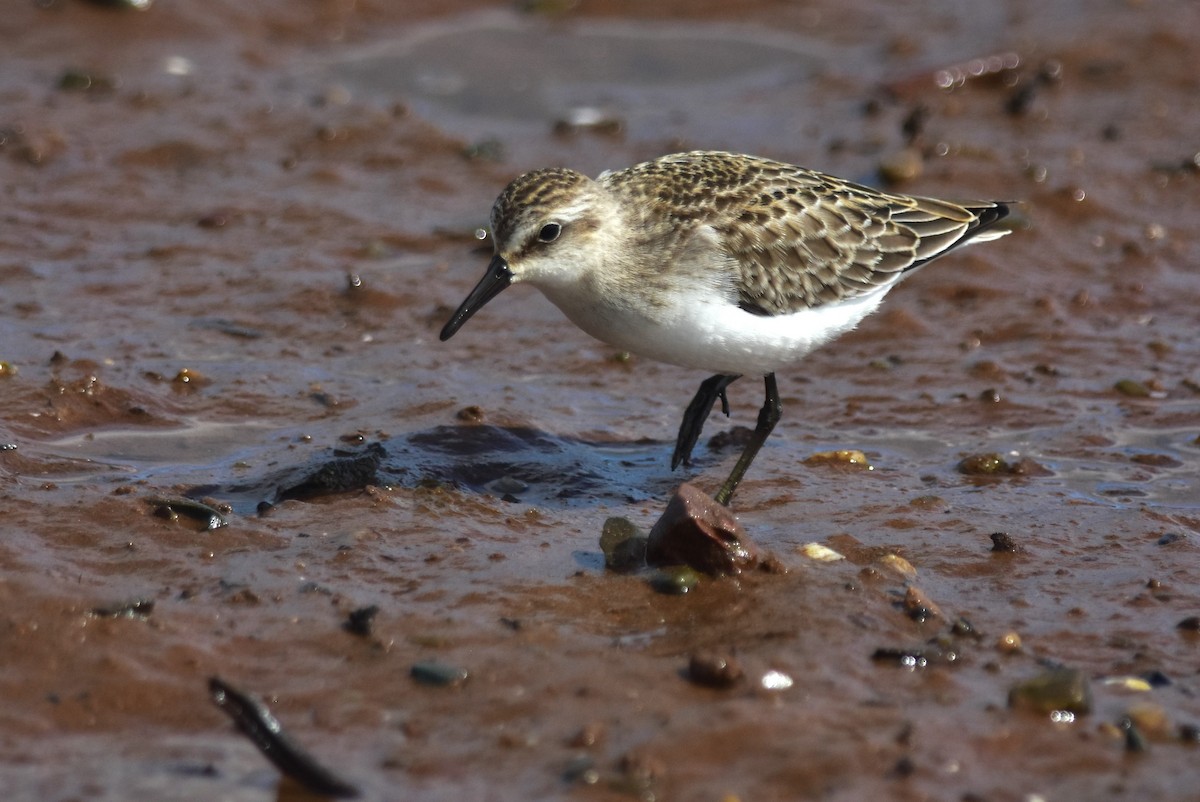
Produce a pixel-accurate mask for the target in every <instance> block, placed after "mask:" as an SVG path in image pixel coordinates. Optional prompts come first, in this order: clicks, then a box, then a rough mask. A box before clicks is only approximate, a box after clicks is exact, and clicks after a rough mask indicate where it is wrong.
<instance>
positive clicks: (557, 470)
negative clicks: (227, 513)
mask: <svg viewBox="0 0 1200 802" xmlns="http://www.w3.org/2000/svg"><path fill="white" fill-rule="evenodd" d="M670 454H671V452H670V444H669V443H666V442H663V441H658V440H646V439H643V440H636V441H628V440H624V441H622V440H596V439H583V438H577V437H567V436H561V435H555V434H551V433H549V432H545V431H542V430H540V429H535V428H532V427H528V426H495V425H492V424H484V423H479V424H459V425H453V426H450V425H442V426H435V427H433V428H430V429H424V430H420V431H416V432H411V433H407V434H402V435H396V436H393V437H390V438H388V439H386V440H383V441H377V442H371V443H367V444H364V445H362V446H356V447H354V448H346V447H337V448H334V447H330V448H327V449H324V450H323V451H322V453H320V454H308V455H306V456H305V457H304V458H303V459H301V460H298V461H295V462H292V461H291V460H288V461H287V462H284V461H281V460H273V461H272V469H271V470H270V472H269V473H268V474H266V475H262V476H257V477H254V478H252V479H250V480H249V481H244V474H242V478H243V481H240V482H236V483H230V484H224V483H216V484H211V485H205V486H197V487H193V488H190V489H189V491H188V492H187V495H188V496H190V497H193V498H199V497H215V498H221V499H224V500H227V501H229V502H230V503H232V504H233V505H234V507H235V508H241V507H244V508H246V511H247V512H248V511H249V510H250V509H253V508H255V507H258V506H259V505H260V504H261V503H262V502H264V501H265V502H268V503H275V502H278V501H283V500H288V499H298V500H302V501H311V500H315V499H317V498H320V497H323V496H331V495H338V494H342V493H349V492H355V491H360V490H362V489H363V488H365V487H367V486H369V485H376V486H379V485H388V486H396V487H407V488H421V487H449V488H453V489H456V490H459V491H465V492H471V493H479V494H487V495H491V496H494V497H497V498H500V499H503V500H505V501H508V502H514V503H523V504H537V505H549V506H561V507H580V506H584V507H586V506H596V505H602V504H630V503H638V502H642V501H647V500H653V499H662V498H666V497H667V496H669V495H670V493H671V492H672V490H673V489H674V488H675V487H676V486H677V485H678V484H679V482H680V481H682V480H683V479H684V478H686V476H687V471H683V470H681V471H675V472H672V471H671V470H670V464H669V460H670ZM291 456H292V457H293V458H294V457H295V456H296V455H295V452H291Z"/></svg>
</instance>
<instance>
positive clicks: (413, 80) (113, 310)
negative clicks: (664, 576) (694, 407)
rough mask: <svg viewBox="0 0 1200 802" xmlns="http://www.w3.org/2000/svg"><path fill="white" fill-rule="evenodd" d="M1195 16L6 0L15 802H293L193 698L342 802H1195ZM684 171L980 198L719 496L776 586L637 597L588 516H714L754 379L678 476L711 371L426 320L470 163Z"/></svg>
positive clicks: (469, 231)
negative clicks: (290, 750) (703, 499)
mask: <svg viewBox="0 0 1200 802" xmlns="http://www.w3.org/2000/svg"><path fill="white" fill-rule="evenodd" d="M1196 30H1200V7H1197V6H1196V4H1195V3H1192V2H1188V0H1161V2H1153V3H1151V2H1129V1H1126V0H1101V2H1089V3H1083V2H1072V1H1071V0H1056V1H1055V2H1049V3H1046V2H1041V3H1034V2H1020V1H1018V0H1013V1H1012V2H1001V3H992V4H989V5H988V6H987V7H986V8H982V7H978V5H977V4H972V5H971V6H970V7H967V6H964V5H963V4H959V3H952V2H936V3H922V4H912V7H911V8H910V7H909V6H908V5H904V4H896V3H882V2H874V1H873V0H862V2H859V1H857V0H855V1H854V2H849V3H846V2H841V3H836V4H835V3H804V4H791V5H786V4H779V3H776V2H753V3H739V4H736V6H735V5H734V4H729V3H715V2H702V3H682V2H680V3H655V4H653V5H646V4H641V3H629V2H608V1H602V0H595V2H589V0H581V2H578V3H571V2H564V3H552V2H551V3H523V4H515V3H505V4H499V5H496V4H490V5H489V4H484V3H475V2H466V1H465V0H464V1H461V2H452V3H432V2H417V3H405V4H391V5H389V4H381V3H366V4H363V3H321V4H296V3H284V2H275V1H272V2H266V3H259V4H254V5H246V4H241V3H230V2H213V3H206V4H200V5H195V4H192V5H189V4H177V3H166V2H159V3H154V4H153V5H151V6H150V7H149V8H148V9H147V10H145V11H130V10H122V9H120V8H114V7H105V6H104V5H102V4H93V3H88V2H83V1H82V0H52V1H51V2H40V3H16V4H13V8H11V9H9V10H8V13H6V14H5V15H4V18H3V19H2V20H0V41H2V42H3V45H4V51H5V56H4V69H3V70H2V71H0V101H2V102H0V190H2V192H3V202H2V203H0V513H2V516H3V517H2V529H0V531H2V532H3V537H2V538H0V650H2V651H3V654H4V659H3V661H2V662H0V694H2V696H3V698H4V699H5V700H6V703H5V705H4V706H3V710H2V711H0V732H2V733H3V737H2V738H0V784H2V785H3V787H4V789H5V797H6V798H8V799H38V800H64V801H65V800H74V799H90V800H134V799H137V800H141V799H145V800H151V799H153V800H168V799H180V800H183V799H187V800H196V799H223V800H273V799H301V798H311V797H305V793H306V792H305V790H304V788H303V787H302V786H301V785H298V784H297V783H296V782H295V781H293V780H281V778H280V774H279V772H278V771H276V769H275V768H274V767H272V766H271V765H270V764H269V763H268V762H267V761H266V760H265V759H264V758H263V757H262V755H261V754H259V752H258V751H257V749H256V748H255V746H254V744H252V743H251V742H250V741H249V740H247V739H245V738H244V737H242V735H241V734H239V732H238V731H237V730H236V729H235V728H234V726H233V725H232V724H231V723H230V721H229V720H228V719H227V718H226V716H225V715H223V713H222V711H221V710H220V709H217V707H216V706H214V705H213V704H212V700H210V697H209V690H208V687H209V686H208V683H209V681H210V679H211V678H213V677H220V678H221V679H222V680H223V681H225V682H227V683H229V686H230V687H234V688H237V689H240V690H241V691H244V692H245V693H246V694H248V695H249V697H252V698H253V699H256V700H261V701H262V702H263V703H265V704H266V705H268V706H269V708H270V711H271V715H273V716H274V717H275V718H276V719H277V720H278V721H279V722H281V723H282V725H283V726H284V727H285V728H286V730H287V732H288V734H289V736H290V737H291V738H293V739H294V740H295V742H296V743H297V744H303V746H304V750H305V751H306V752H308V753H310V754H311V756H312V757H313V759H314V760H315V761H317V763H318V764H319V765H321V766H324V767H326V768H327V769H328V770H329V771H331V772H333V773H334V775H335V776H336V777H337V778H339V780H340V781H341V780H344V781H345V783H347V784H350V785H353V787H354V789H355V790H357V791H358V792H359V793H360V794H361V796H362V798H366V799H380V800H391V799H421V800H460V799H480V800H483V799H589V800H610V799H611V800H622V799H643V800H649V799H689V800H691V799H700V800H703V799H711V800H735V799H738V800H751V799H806V798H812V799H830V800H859V799H899V800H906V799H913V800H916V799H947V800H967V799H970V800H989V802H990V801H992V800H1024V799H1033V798H1046V799H1090V800H1100V799H1114V800H1116V799H1159V800H1167V799H1191V798H1194V796H1195V788H1196V787H1197V782H1198V781H1200V774H1198V772H1197V769H1196V766H1197V749H1200V744H1198V738H1197V732H1200V729H1198V728H1200V701H1198V699H1200V697H1198V692H1200V676H1198V674H1197V668H1198V665H1200V664H1198V662H1197V661H1198V659H1200V637H1198V635H1197V626H1196V621H1197V616H1198V615H1200V591H1198V590H1197V588H1200V552H1198V548H1197V539H1198V538H1200V471H1198V469H1197V465H1198V462H1200V374H1198V373H1197V365H1198V364H1200V344H1198V340H1197V337H1196V331H1197V326H1198V324H1200V313H1198V312H1197V310H1198V309H1200V278H1198V275H1200V274H1198V272H1197V271H1198V270H1200V236H1198V234H1197V226H1196V219H1197V211H1198V205H1197V198H1200V166H1198V165H1200V161H1198V159H1200V157H1198V156H1197V154H1198V153H1200V107H1198V106H1197V104H1196V102H1195V101H1196V97H1197V96H1200V74H1198V73H1197V72H1196V70H1195V68H1194V65H1193V61H1194V56H1195V47H1194V42H1193V39H1194V37H1193V36H1192V32H1194V31H1196ZM693 147H694V148H719V149H728V150H736V151H744V152H751V153H757V154H760V155H764V156H770V157H774V158H779V159H783V160H787V161H793V162H796V163H800V164H804V165H807V166H811V167H814V168H818V169H822V170H826V171H829V172H833V173H836V174H839V175H845V176H847V177H851V178H855V179H858V180H862V181H868V182H872V183H883V182H887V183H888V184H889V185H891V186H895V187H896V188H899V189H901V190H904V191H909V192H914V193H921V194H931V195H940V196H947V197H983V198H999V199H1012V200H1016V201H1020V202H1021V203H1020V206H1019V207H1018V208H1019V213H1018V221H1017V222H1018V228H1019V230H1018V231H1017V232H1016V233H1014V234H1013V235H1012V236H1009V237H1006V238H1005V239H1004V240H1001V241H1000V242H997V243H992V244H989V245H987V246H985V247H980V248H970V249H965V250H963V251H961V252H957V253H955V254H954V255H952V256H950V257H947V258H946V259H944V260H941V261H939V262H938V263H937V264H936V265H934V266H932V267H930V268H928V269H926V270H923V271H921V273H920V274H919V275H918V276H915V277H914V278H913V279H912V280H911V281H908V282H906V283H905V284H904V285H903V286H901V287H900V288H898V289H897V290H896V291H895V292H893V293H892V294H891V295H890V296H889V298H888V300H887V301H886V303H885V304H884V307H883V308H882V310H881V311H880V312H879V313H877V314H876V315H874V316H873V317H872V318H870V319H868V320H867V321H866V322H865V323H864V324H863V325H862V326H860V328H859V329H858V330H857V331H855V332H853V333H852V334H850V335H847V336H846V337H844V338H842V339H841V340H840V341H838V342H837V343H835V344H833V345H830V346H828V347H826V348H825V349H824V350H822V351H819V352H817V353H815V354H813V355H812V356H811V358H809V359H808V360H807V361H806V362H805V363H804V364H803V365H801V366H800V368H798V369H796V370H794V371H792V372H790V373H788V374H786V375H783V374H781V375H780V377H779V378H780V390H781V395H782V398H783V406H784V411H783V419H782V422H781V423H780V425H779V427H778V428H777V429H776V431H775V434H774V435H773V437H772V439H771V440H770V441H769V442H768V444H767V445H766V447H765V448H764V449H763V451H762V453H761V454H760V455H759V457H758V459H757V461H756V462H755V464H754V466H753V468H752V469H751V471H750V473H749V475H748V476H747V478H746V480H745V482H744V483H743V485H742V487H741V488H740V489H739V491H738V495H737V497H736V498H735V500H734V504H733V509H734V512H735V513H736V514H737V516H738V522H739V523H740V526H741V527H742V528H743V529H744V530H745V532H746V533H747V535H748V537H749V538H750V539H751V540H752V541H753V542H754V543H755V544H757V546H758V547H760V548H762V549H763V550H765V551H767V552H769V553H771V554H772V555H774V558H775V559H777V560H778V561H779V563H780V568H781V570H775V571H770V572H764V571H748V572H743V573H741V574H738V575H736V576H720V577H713V576H705V575H693V576H691V577H685V578H684V580H680V579H679V577H678V576H675V578H674V579H670V578H669V579H668V582H667V585H664V584H663V582H662V581H660V580H661V577H660V576H659V575H658V574H650V573H647V572H645V571H632V572H628V573H618V572H615V571H609V570H606V568H605V553H604V551H603V550H602V548H601V544H600V538H601V533H602V530H603V527H604V525H605V521H606V520H608V519H609V518H613V517H622V518H625V519H627V520H628V522H629V523H630V524H631V525H632V526H633V527H635V528H637V529H638V530H640V531H644V532H648V531H650V530H651V528H652V527H653V525H654V523H655V521H657V520H658V518H659V517H660V516H661V514H662V512H663V510H664V508H665V507H666V504H667V502H668V500H669V499H670V498H671V496H672V494H673V493H674V492H675V490H676V489H677V488H678V486H679V485H680V483H681V482H683V481H685V480H686V481H688V482H691V483H693V484H694V485H696V486H697V487H699V488H701V489H702V490H704V491H706V492H710V493H711V492H713V491H715V490H716V489H717V488H718V487H719V486H720V483H721V481H722V480H723V479H724V477H725V475H726V474H727V472H728V470H729V467H730V466H731V464H732V462H733V460H734V459H735V458H736V455H737V452H738V450H739V448H738V445H737V443H738V441H739V437H741V436H742V434H741V432H742V429H741V428H739V427H747V426H752V425H753V423H754V420H755V415H756V413H757V408H758V405H759V404H760V403H761V398H760V397H759V389H758V387H757V385H756V384H755V383H754V382H752V381H749V380H747V381H746V382H738V383H736V384H734V385H732V386H731V387H730V388H729V401H730V406H731V417H730V418H729V419H725V418H724V417H723V416H721V415H720V414H719V412H718V413H717V414H716V415H714V417H712V418H711V419H710V420H709V422H708V425H707V428H706V432H705V438H704V439H702V440H701V442H700V443H699V445H698V446H697V448H696V452H695V454H694V457H693V460H692V465H691V466H688V467H686V468H683V469H681V470H679V471H676V472H674V473H672V472H670V471H669V460H670V456H671V449H672V447H673V445H674V435H675V433H676V431H677V429H678V425H679V416H680V415H681V414H682V412H683V408H684V406H685V405H686V403H687V401H688V400H689V399H690V398H691V397H692V395H693V393H694V392H695V388H696V385H697V384H698V382H699V381H700V380H702V379H703V378H704V377H703V376H699V375H695V374H693V373H690V372H688V371H684V370H679V369H676V368H672V367H668V366H664V365H657V364H653V363H648V362H644V361H640V360H638V359H637V358H636V357H629V356H628V355H623V354H617V353H614V352H613V351H612V349H610V348H608V347H606V346H604V345H603V344H600V343H596V342H594V341H592V340H590V339H588V338H587V337H586V336H585V335H583V334H582V333H580V332H578V331H576V330H575V329H574V328H573V327H571V326H570V324H568V323H567V322H566V321H565V320H564V319H562V317H561V315H560V314H559V313H558V312H557V310H555V309H554V308H553V307H552V306H551V305H550V304H548V303H547V302H546V301H545V300H544V299H542V298H540V297H539V296H537V295H536V293H532V292H530V293H522V292H520V291H519V290H512V291H510V293H511V294H509V293H506V294H505V296H504V297H503V298H500V299H498V300H497V301H496V302H494V303H493V304H491V305H489V306H488V307H487V308H486V309H485V310H484V311H482V312H481V313H480V314H479V315H477V316H475V318H473V319H472V320H471V322H470V324H469V326H467V327H465V328H464V329H463V331H462V332H460V333H459V335H458V336H456V337H455V338H454V340H453V341H451V342H448V343H440V342H438V338H437V334H438V331H439V329H440V328H441V326H442V325H443V324H444V323H445V321H446V319H447V316H448V315H449V314H450V312H451V311H452V310H453V309H454V307H455V306H456V305H457V304H458V302H459V301H460V300H461V299H462V297H463V296H464V294H465V293H466V291H467V290H468V289H469V288H470V287H471V286H473V284H474V283H475V281H476V280H477V279H478V276H479V274H480V273H481V271H482V270H483V269H484V266H485V265H486V261H487V256H488V252H489V249H490V246H489V243H487V242H486V241H484V242H481V241H480V240H479V239H477V238H476V233H475V232H476V230H477V229H479V228H480V227H483V226H485V225H486V222H487V214H488V211H489V208H490V205H491V202H492V200H493V199H494V197H495V195H496V193H497V192H498V191H499V190H500V189H501V188H502V187H503V186H504V184H505V183H506V182H507V181H508V180H510V179H511V178H512V177H513V176H515V175H517V174H519V173H521V172H523V171H525V170H526V169H530V168H533V167H539V166H547V165H550V164H565V165H570V166H572V167H575V168H578V169H581V170H585V171H588V172H592V173H594V172H596V171H599V170H601V169H605V168H609V167H621V166H625V165H628V164H632V163H634V162H636V161H639V160H642V159H646V158H651V157H654V156H657V155H660V154H662V153H667V152H671V151H675V150H680V149H685V148H693ZM709 438H711V439H709ZM854 452H861V456H862V459H859V457H858V456H855V457H854V458H853V459H851V458H848V457H837V456H835V457H832V458H831V457H830V456H829V455H830V454H834V455H837V454H853V453H854ZM964 466H966V468H967V469H964ZM655 577H658V580H656V579H655ZM664 590H670V591H671V592H660V591H664ZM681 590H685V591H686V592H680V591H681ZM372 609H373V612H367V611H371V610H372Z"/></svg>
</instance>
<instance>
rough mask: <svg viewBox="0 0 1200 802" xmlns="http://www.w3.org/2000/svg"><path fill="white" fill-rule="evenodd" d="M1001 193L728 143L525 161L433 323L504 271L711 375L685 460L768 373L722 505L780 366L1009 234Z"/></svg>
mask: <svg viewBox="0 0 1200 802" xmlns="http://www.w3.org/2000/svg"><path fill="white" fill-rule="evenodd" d="M1008 212H1009V208H1008V206H1007V205H1006V204H1004V203H1000V202H995V201H979V202H967V203H951V202H949V201H944V200H936V199H934V198H924V197H917V196H910V195H902V194H899V193H891V192H881V191H879V190H877V189H872V188H870V187H866V186H862V185H859V184H855V183H852V182H850V181H845V180H843V179H840V178H835V177H834V176H830V175H825V174H823V173H818V172H815V171H813V170H808V169H805V168H803V167H796V166H794V165H791V164H784V163H782V162H777V161H771V160H769V159H761V158H757V157H754V156H741V155H736V154H732V153H721V152H713V151H695V152H691V153H679V154H674V155H671V156H663V157H661V158H659V159H655V160H654V161H649V162H645V163H644V164H639V165H636V166H634V167H630V168H628V169H625V170H617V171H608V172H605V173H602V174H601V175H600V176H599V177H597V178H596V179H595V180H593V179H591V178H588V177H587V176H585V175H582V174H580V173H578V172H575V171H574V170H568V169H563V168H551V169H545V170H534V171H533V172H529V173H526V174H525V175H522V176H521V177H519V178H517V179H516V180H515V181H513V182H512V183H511V184H509V185H508V187H506V188H505V190H504V191H503V192H502V193H500V197H499V198H497V199H496V203H495V205H494V206H492V218H491V224H492V234H493V236H494V240H495V255H494V256H493V257H492V261H491V263H490V264H489V265H488V268H487V272H486V273H484V276H483V279H482V280H480V282H479V283H478V284H477V285H476V286H475V289H473V290H471V292H470V294H469V295H468V296H467V298H466V300H465V301H463V302H462V305H461V306H459V307H458V309H457V310H456V311H455V312H454V315H453V316H452V317H451V318H450V320H449V322H447V323H446V325H445V327H444V328H443V329H442V333H441V339H442V340H448V339H449V338H450V337H452V336H454V333H455V332H457V331H458V330H459V328H461V327H462V325H463V324H464V323H466V322H467V320H468V319H469V318H470V317H471V316H472V315H473V314H475V313H476V312H477V311H479V309H480V308H481V307H483V305H484V304H486V303H487V302H488V301H490V300H491V299H492V298H494V297H495V296H496V295H497V294H499V293H500V291H501V290H503V289H504V288H505V287H508V286H509V285H510V284H517V283H529V284H532V285H533V286H534V287H537V288H538V289H539V290H541V291H542V293H543V294H544V295H545V296H546V297H547V298H549V299H550V300H551V301H552V302H553V303H554V304H555V305H556V306H557V307H558V308H559V309H561V310H562V311H563V312H564V313H565V314H566V316H567V317H568V318H570V319H571V321H572V322H573V323H575V325H577V326H579V328H581V329H583V330H584V331H586V332H587V333H588V334H590V335H592V336H593V337H595V338H597V339H599V340H603V341H604V342H606V343H608V344H610V345H612V346H615V347H617V348H620V349H622V350H626V351H630V352H632V353H635V354H638V355H640V356H643V357H648V358H650V359H656V360H659V361H661V362H667V363H670V364H673V365H680V366H683V367H688V368H697V369H701V370H705V371H709V372H712V373H714V374H715V375H713V376H712V377H711V378H709V379H707V380H705V381H704V382H703V383H702V384H701V385H700V389H699V390H698V391H697V393H696V395H695V397H694V398H693V399H692V402H691V403H690V404H689V405H688V407H687V410H686V411H685V412H684V415H683V423H682V424H681V425H680V427H679V435H678V438H677V440H676V444H675V453H674V455H673V456H672V458H671V468H672V469H675V468H677V467H678V466H679V465H680V464H681V463H686V462H687V461H688V460H689V458H690V457H691V454H692V449H693V448H694V447H695V445H696V441H697V439H698V438H699V437H700V432H701V429H702V427H703V426H704V422H705V420H706V419H707V418H708V416H709V413H711V412H712V408H713V405H714V404H715V403H716V401H717V399H718V398H719V399H720V400H721V407H722V410H723V411H724V412H725V414H726V415H728V414H729V402H728V399H727V398H726V396H725V389H726V388H727V387H728V386H729V385H730V383H731V382H733V381H734V380H736V379H738V378H739V377H741V376H742V375H746V374H756V375H759V376H764V377H765V380H766V391H767V392H766V401H765V402H764V404H763V407H762V409H761V411H760V412H759V415H758V425H757V426H756V427H755V429H754V433H753V435H752V436H751V437H750V439H749V442H748V443H747V445H746V447H745V450H744V451H743V452H742V455H741V456H740V457H739V459H738V461H737V463H736V464H735V465H734V468H733V471H732V472H731V473H730V474H729V478H728V479H726V480H725V483H724V484H723V485H722V486H721V489H720V490H719V491H718V492H717V494H716V496H715V498H716V500H717V501H718V502H720V503H721V504H726V505H727V504H728V503H729V500H730V498H731V497H732V496H733V493H734V491H735V490H736V489H737V486H738V483H739V482H741V480H742V477H743V476H744V475H745V473H746V469H747V468H749V467H750V463H751V462H752V461H753V460H754V457H755V455H756V454H757V453H758V451H759V449H760V448H761V447H762V445H763V443H764V442H766V439H767V436H768V435H769V434H770V433H771V430H772V429H773V428H774V427H775V424H776V423H777V422H778V421H779V416H780V413H781V406H780V402H779V390H778V388H777V387H776V383H775V372H776V371H777V370H780V369H782V368H785V367H787V366H789V365H791V364H793V363H795V362H798V361H799V360H801V359H802V358H803V357H804V356H805V355H806V354H808V353H809V352H810V351H812V350H813V349H814V348H816V347H818V346H820V345H822V344H824V343H826V342H828V341H829V340H832V339H833V338H835V337H837V336H839V335H841V334H844V333H845V332H847V331H849V330H850V329H852V328H854V326H856V325H857V324H858V322H859V321H860V320H862V319H863V318H864V317H866V316H867V315H869V314H870V313H871V312H873V311H874V310H875V309H876V308H877V307H878V306H879V304H880V302H881V301H882V300H883V296H885V295H887V293H888V290H890V289H892V287H894V286H896V284H898V283H899V282H900V280H901V279H903V278H904V277H905V276H908V275H909V274H910V273H912V272H914V271H915V270H916V269H917V268H919V267H921V266H922V265H925V264H927V263H928V262H931V261H933V260H934V259H936V258H937V257H939V256H941V255H943V254H945V253H947V252H948V251H950V250H952V249H953V248H956V247H958V246H959V245H963V244H966V243H968V242H983V241H986V240H990V239H996V238H997V237H1000V236H1003V235H1004V234H1007V233H1008V229H1005V228H1002V227H995V224H996V223H997V221H999V220H1001V219H1002V218H1004V217H1005V216H1006V215H1007V214H1008Z"/></svg>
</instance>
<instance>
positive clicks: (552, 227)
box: [538, 223, 562, 242]
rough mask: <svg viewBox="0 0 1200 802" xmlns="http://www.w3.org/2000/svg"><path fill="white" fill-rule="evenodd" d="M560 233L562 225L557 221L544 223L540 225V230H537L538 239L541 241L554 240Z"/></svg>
mask: <svg viewBox="0 0 1200 802" xmlns="http://www.w3.org/2000/svg"><path fill="white" fill-rule="evenodd" d="M561 233H562V226H560V225H559V224H558V223H546V225H544V226H542V230H541V231H539V232H538V240H539V241H541V242H554V240H556V239H558V235H559V234H561Z"/></svg>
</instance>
